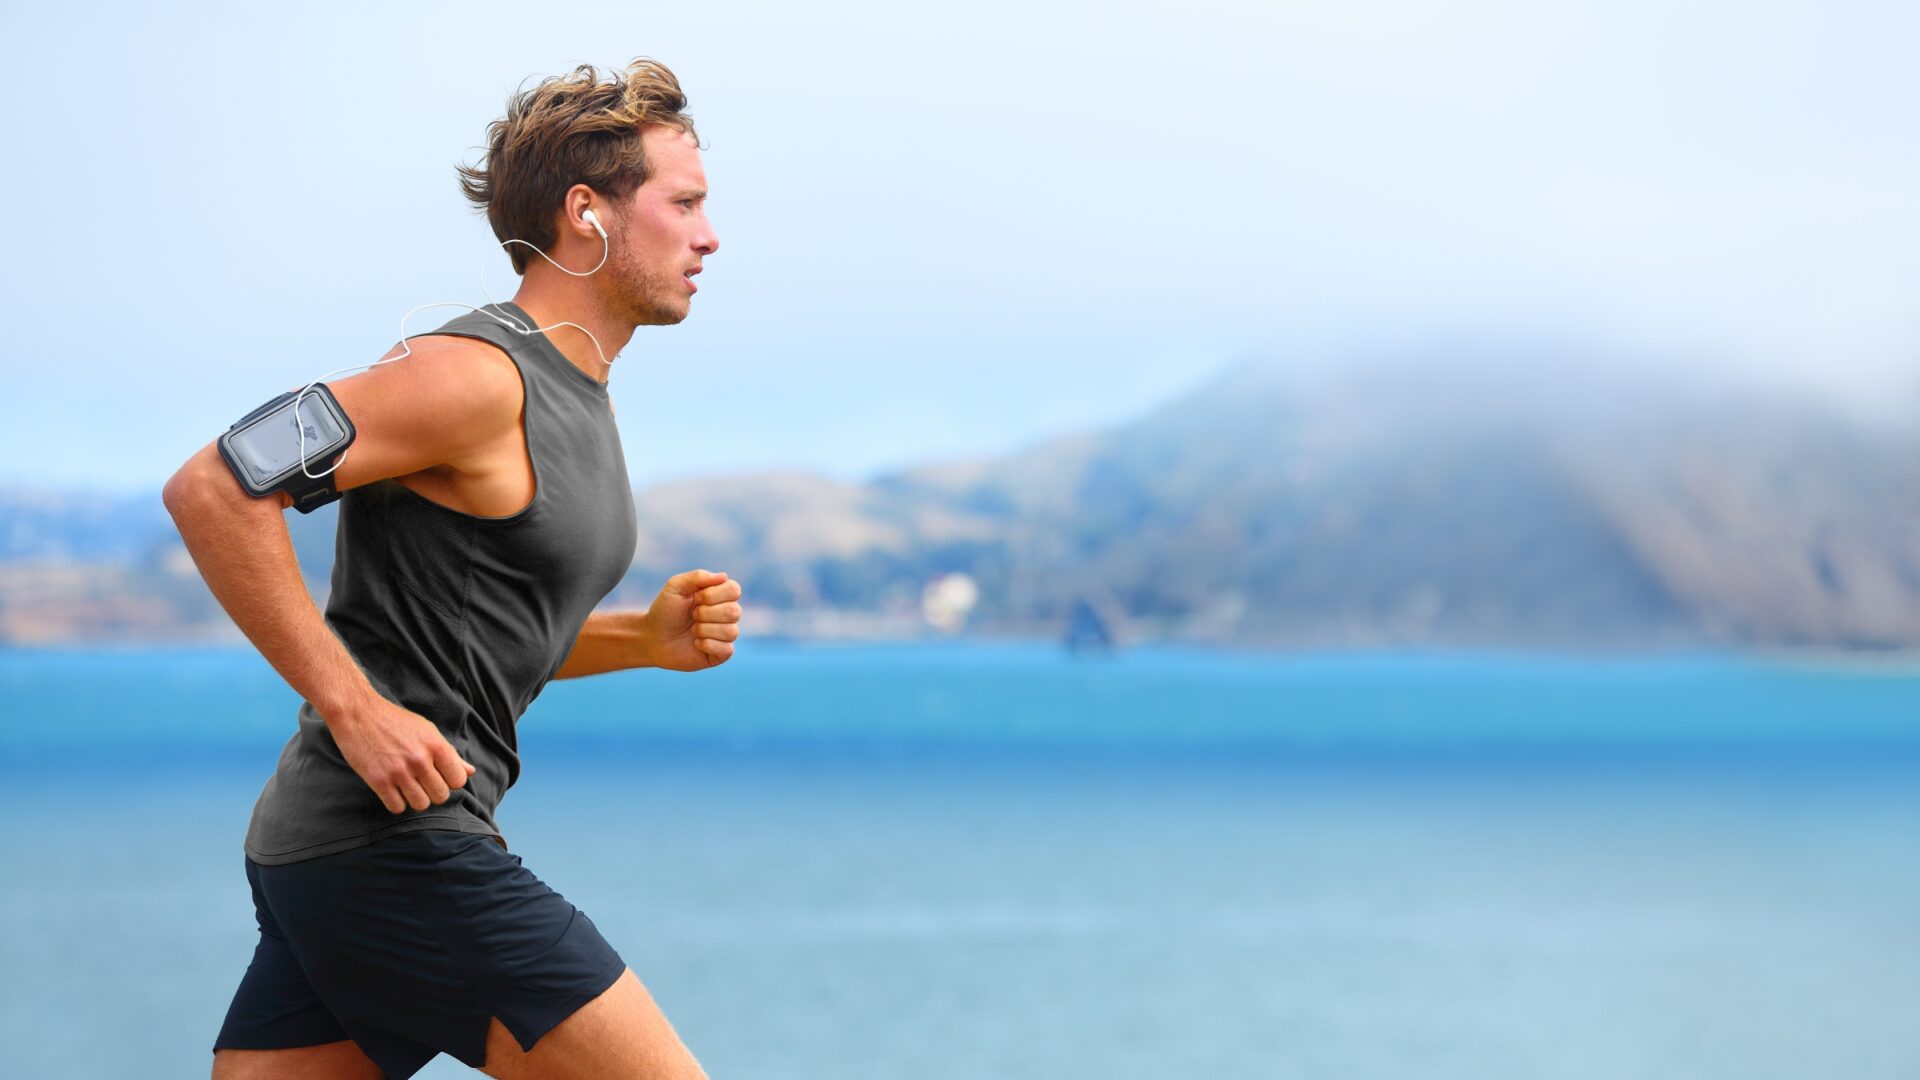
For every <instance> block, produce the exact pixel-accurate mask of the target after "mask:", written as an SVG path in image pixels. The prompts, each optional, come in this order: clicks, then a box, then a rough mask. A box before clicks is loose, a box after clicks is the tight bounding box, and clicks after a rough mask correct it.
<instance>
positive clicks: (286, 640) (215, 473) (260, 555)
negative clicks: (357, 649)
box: [161, 443, 378, 723]
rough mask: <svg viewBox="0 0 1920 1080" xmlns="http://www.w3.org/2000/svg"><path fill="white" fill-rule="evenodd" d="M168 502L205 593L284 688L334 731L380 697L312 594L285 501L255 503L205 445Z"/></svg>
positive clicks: (173, 485) (278, 497)
mask: <svg viewBox="0 0 1920 1080" xmlns="http://www.w3.org/2000/svg"><path fill="white" fill-rule="evenodd" d="M161 498H162V499H163V500H164V501H165V502H166V505H167V511H168V512H169V513H171V514H172V515H173V521H174V525H175V526H177V527H178V528H179V530H180V538H181V539H182V540H184V541H185V542H186V545H187V551H188V553H189V554H191V555H192V556H193V561H194V564H195V565H196V566H198V567H199V568H200V574H201V576H202V577H204V578H205V579H206V582H207V587H208V588H209V589H211V590H212V591H213V595H214V598H215V599H217V600H219V601H220V606H221V607H223V608H225V609H226V611H227V614H228V615H229V616H231V617H232V619H233V621H234V624H235V625H236V626H238V627H240V629H241V631H242V632H243V633H245V634H246V635H247V638H248V640H250V641H252V642H253V644H254V647H255V648H257V649H259V650H260V655H261V656H264V657H266V659H267V662H268V663H269V664H272V665H273V669H274V670H275V671H278V672H279V673H280V677H281V678H283V679H285V680H287V685H289V686H291V687H293V688H294V689H295V690H296V691H298V692H299V693H300V696H301V697H304V698H306V699H307V700H308V701H311V702H312V703H313V706H314V708H316V709H318V710H320V714H321V715H322V716H324V717H326V718H327V720H328V722H329V723H331V722H332V721H333V719H334V718H335V717H346V716H351V715H354V714H357V713H359V712H363V711H365V709H366V707H367V706H368V705H369V704H370V703H371V700H372V699H373V698H376V697H378V695H377V694H376V693H375V692H374V689H373V686H372V685H371V684H370V683H368V682H367V677H366V676H365V675H364V674H362V673H361V671H360V668H359V667H358V666H357V665H355V664H354V662H353V658H352V657H351V656H349V655H348V654H347V649H346V646H344V645H342V644H341V643H340V639H339V638H337V637H335V636H334V635H333V631H332V630H331V629H329V628H328V627H327V624H326V621H325V620H324V619H322V618H321V616H320V610H319V609H318V608H316V607H315V606H314V604H313V599H312V597H310V596H308V595H307V587H306V584H305V583H304V582H303V581H302V580H301V577H300V566H299V563H298V562H297V561H296V559H295V557H294V552H293V538H292V536H291V535H290V534H289V533H288V531H287V522H286V518H285V516H284V511H285V509H286V507H288V506H289V505H291V504H292V500H291V498H290V497H289V496H287V495H286V494H285V493H275V494H273V495H270V496H267V497H265V498H260V499H256V498H253V497H252V496H250V495H248V494H247V493H246V492H245V491H244V490H243V489H242V488H241V487H240V483H239V481H237V480H235V479H234V477H233V473H232V472H230V471H229V470H228V469H227V465H226V462H224V461H223V460H221V458H220V453H219V451H218V450H217V449H216V448H215V447H214V444H212V443H208V444H207V445H206V446H205V447H203V448H202V449H201V450H200V452H199V453H197V454H195V455H194V456H193V457H191V458H189V459H188V460H187V463H186V464H185V465H183V466H181V467H180V471H179V472H176V473H174V475H173V478H172V479H171V480H168V481H167V486H166V489H165V490H164V491H163V492H162V494H161Z"/></svg>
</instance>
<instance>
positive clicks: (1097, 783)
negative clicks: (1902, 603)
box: [0, 642, 1920, 1080]
mask: <svg viewBox="0 0 1920 1080" xmlns="http://www.w3.org/2000/svg"><path fill="white" fill-rule="evenodd" d="M297 703H298V699H297V697H296V696H295V695H294V694H293V692H292V691H291V690H290V689H288V688H287V687H286V685H285V684H284V683H283V682H281V681H280V679H279V678H278V676H276V675H275V674H274V672H273V671H272V670H271V669H270V668H269V667H268V666H267V665H266V664H265V663H264V662H263V661H262V660H261V659H260V658H259V657H258V656H257V655H255V654H253V653H252V652H250V651H247V650H200V649H177V650H156V651H102V650H89V651H70V652H62V651H0V708H3V709H4V717H3V718H0V814H3V815H4V818H3V820H4V821H5V827H4V830H0V866H4V867H5V872H4V874H3V875H0V916H4V918H3V919H0V971H4V972H5V978H4V979H0V1006H3V1008H0V1075H4V1076H9V1077H13V1076H21V1077H36V1076H49V1077H92V1076H100V1077H124V1076H143V1077H145V1076H200V1075H205V1072H206V1070H207V1068H208V1066H209V1064H210V1056H209V1053H208V1051H209V1048H210V1046H211V1043H212V1038H213V1035H214V1033H215V1032H216V1031H217V1029H218V1027H219V1023H220V1019H221V1017H222V1015H223V1014H224V1010H225V1008H226V1004H227V1001H228V999H229V998H230V997H231V995H232V992H233V989H234V986H235V985H236V984H237V982H238V980H239V977H240V973H241V972H242V971H243V970H244V969H245V966H246V963H247V960H248V958H249V956H250V953H251V949H252V945H253V940H254V937H255V935H256V931H255V929H254V926H253V921H252V913H251V905H250V900H249V897H248V893H247V886H246V881H245V877H244V874H243V872H242V862H241V859H242V855H241V848H240V840H241V836H242V835H243V833H244V829H245V826H246V821H247V814H248V812H249V810H250V808H251V805H252V802H253V799H254V797H255V796H256V795H257V793H258V791H259V787H260V785H261V783H263V782H264V780H265V779H266V776H267V774H268V772H269V771H270V770H271V768H272V765H273V761H274V758H275V755H276V754H277V752H278V749H279V746H280V744H281V743H282V742H283V741H284V740H285V738H286V736H287V734H288V733H289V732H290V731H291V728H292V724H293V714H294V709H295V706H296V705H297ZM521 742H522V750H523V755H524V758H525V761H526V773H525V775H524V776H523V778H522V780H521V782H520V784H519V785H518V786H516V787H515V788H514V790H513V791H512V792H511V793H510V794H509V795H508V797H507V800H506V802H505V804H504V805H503V807H502V810H501V818H500V820H501V824H502V827H503V828H504V830H505V831H506V834H507V838H508V841H509V843H510V844H511V845H512V847H513V849H514V850H515V851H516V852H518V853H520V854H521V855H522V856H523V858H525V860H526V863H527V865H528V866H529V867H530V868H531V869H533V870H534V871H535V872H536V873H539V874H540V875H541V876H542V877H543V878H544V879H545V880H547V881H548V882H549V883H550V884H552V885H553V886H554V887H555V888H557V889H559V890H560V891H561V892H563V893H564V894H565V895H566V896H567V897H568V898H569V899H570V900H572V901H573V902H574V903H576V904H578V905H579V906H580V907H581V908H583V909H584V910H586V911H587V912H588V913H589V914H591V915H592V916H593V918H594V921H595V922H596V923H597V924H598V925H599V926H600V928H601V929H602V931H603V932H604V933H606V935H607V936H608V938H609V940H611V941H612V942H613V943H614V944H615V946H616V947H618V948H619V949H620V950H621V952H622V954H623V956H625V957H626V959H627V960H628V962H629V963H630V964H631V965H632V966H633V968H634V970H635V971H636V973H637V974H639V976H640V978H641V979H642V981H643V982H645V983H646V984H647V985H648V987H649V989H650V990H651V991H652V993H653V995H654V997H655V998H656V1000H658V1001H659V1002H660V1004H661V1006H662V1007H663V1008H664V1009H665V1011H666V1012H667V1015H668V1017H669V1018H670V1019H671V1020H672V1021H673V1023H674V1025H675V1026H676V1028H677V1029H678V1030H679V1031H680V1033H681V1035H682V1037H683V1038H684V1039H685V1040H686V1042H687V1043H688V1045H689V1046H690V1047H691V1048H692V1049H693V1050H694V1052H695V1053H696V1055H698V1056H699V1057H700V1059H701V1061H702V1063H703V1064H704V1065H705V1066H706V1068H707V1070H708V1072H709V1073H710V1074H711V1075H712V1076H714V1077H715V1078H716V1080H719V1078H721V1077H779V1078H783V1080H789V1078H790V1080H812V1078H820V1080H826V1078H833V1080H858V1078H876V1080H877V1078H928V1080H946V1078H956V1080H957V1078H963V1077H965V1078H974V1077H1088V1078H1092V1077H1100V1078H1127V1077H1156V1078H1160V1077H1168V1076H1213V1077H1276V1078H1293V1077H1301V1078H1305V1077H1330V1076H1338V1077H1360V1078H1366V1077H1382V1078H1386V1077H1393V1078H1404V1077H1421V1078H1431V1080H1448V1078H1462V1080H1464V1078H1475V1080H1480V1078H1487V1077H1503V1076H1511V1077H1527V1078H1551V1077H1569V1078H1574V1077H1581V1078H1584V1077H1593V1078H1616V1077H1624V1076H1632V1077H1674V1078H1687V1080H1697V1078H1712V1077H1726V1078H1740V1080H1757V1078H1769V1077H1780V1078H1787V1077H1794V1078H1801V1077H1848V1078H1879V1077H1886V1078H1894V1077H1902V1078H1907V1077H1913V1076H1916V1075H1920V1033H1917V1032H1920V1028H1916V1026H1915V1025H1914V1024H1913V1022H1912V1014H1913V1005H1914V1003H1915V1002H1916V1001H1920V963H1916V961H1920V845H1917V844H1916V843H1915V837H1916V836H1920V828H1917V827H1920V671H1916V670H1914V669H1912V668H1901V667H1893V666H1886V667H1875V666H1870V665H1863V664H1838V663H1835V664H1826V665H1822V664H1818V663H1813V662H1791V661H1786V660H1778V659H1775V660H1768V659H1764V658H1755V657H1740V656H1652V657H1646V656H1642V657H1571V656H1538V655H1503V654H1485V653H1475V654H1463V653H1441V654H1410V655H1382V654H1369V655H1312V654H1284V653H1283V654H1257V653H1241V652H1230V651H1229V652H1208V651H1199V650H1181V649H1161V648H1144V649H1137V650H1133V651H1129V652H1124V653H1121V654H1119V655H1117V656H1114V657H1111V658H1106V659H1098V660H1075V659H1072V658H1070V657H1068V656H1066V655H1065V654H1063V653H1061V652H1060V651H1058V650H1057V649H1055V648H1053V647H1051V646H1049V645H1043V644H993V645H988V644H977V643H953V644H944V645H885V646H880V645H861V646H804V645H790V644H778V643H761V642H747V643H743V644H742V647H741V648H740V650H739V652H738V653H737V654H736V657H735V659H734V660H733V661H732V662H731V663H729V664H728V665H726V666H725V667H723V668H720V669H718V670H716V671H711V672H704V673H701V674H698V675H686V674H679V673H669V672H650V671H643V672H626V673H621V674H618V675H611V676H601V677H597V678H593V679H587V680H577V681H569V682H562V683H556V684H553V685H552V686H550V687H549V688H548V689H547V690H546V692H545V693H544V694H543V695H542V696H541V697H540V699H539V700H538V701H537V702H535V704H534V706H533V708H532V709H531V710H530V711H529V712H528V714H527V715H526V716H525V717H524V718H523V719H522V721H521ZM422 1075H423V1076H429V1077H432V1076H454V1075H468V1070H466V1069H465V1068H464V1067H463V1066H461V1065H459V1064H458V1063H457V1062H454V1061H453V1060H452V1059H449V1058H442V1059H440V1060H439V1061H437V1062H436V1063H435V1064H434V1065H433V1066H430V1067H429V1069H428V1070H427V1071H426V1072H425V1073H423V1074H422Z"/></svg>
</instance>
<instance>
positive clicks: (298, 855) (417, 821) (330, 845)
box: [242, 814, 507, 866]
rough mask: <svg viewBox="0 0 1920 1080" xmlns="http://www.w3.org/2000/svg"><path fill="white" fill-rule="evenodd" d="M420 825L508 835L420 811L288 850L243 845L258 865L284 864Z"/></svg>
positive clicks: (465, 819) (466, 820)
mask: <svg viewBox="0 0 1920 1080" xmlns="http://www.w3.org/2000/svg"><path fill="white" fill-rule="evenodd" d="M423 829H446V830H450V831H453V832H463V833H474V834H476V835H479V836H491V837H493V839H494V840H495V841H497V842H498V843H499V844H500V846H501V847H502V848H505V847H506V846H507V838H506V837H504V836H502V835H500V831H499V830H498V829H494V828H491V827H489V826H488V825H486V824H485V823H484V822H479V821H475V820H473V819H472V818H469V817H463V816H460V815H458V814H421V815H417V816H414V817H410V818H407V819H406V820H404V821H397V822H394V823H393V824H392V825H383V826H381V827H380V828H378V829H375V830H373V831H372V832H368V833H356V834H355V835H353V836H341V837H336V838H334V839H332V840H321V841H317V842H315V843H312V844H305V845H302V846H300V847H297V848H293V849H291V850H288V851H278V852H272V853H267V852H262V851H260V850H259V849H257V848H255V847H254V846H253V842H252V841H251V840H249V841H246V842H245V843H244V844H243V845H242V846H243V847H244V848H245V849H246V853H247V858H248V859H250V860H252V861H253V862H254V863H256V864H257V865H260V866H285V865H286V864H288V863H296V862H306V861H307V860H309V859H318V858H321V857H323V856H327V855H337V854H339V853H340V852H342V851H352V850H353V849H354V848H358V847H366V846H367V845H369V844H374V843H378V842H379V841H381V840H385V839H386V838H387V837H389V836H397V835H399V834H400V833H409V832H419V831H421V830H423Z"/></svg>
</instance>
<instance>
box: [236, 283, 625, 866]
mask: <svg viewBox="0 0 1920 1080" xmlns="http://www.w3.org/2000/svg"><path fill="white" fill-rule="evenodd" d="M483 310H490V311H493V312H495V313H497V314H498V315H499V316H500V317H501V318H505V319H509V320H512V321H515V322H517V323H518V324H519V325H522V326H526V327H529V328H531V327H533V326H535V325H536V324H535V323H534V322H533V320H532V318H531V317H530V316H528V315H527V313H526V312H525V311H524V310H522V309H521V308H520V307H519V306H517V305H515V304H511V303H501V304H494V305H491V306H490V307H489V308H486V309H483ZM428 334H452V335H456V336H460V337H472V338H478V339H480V340H482V341H487V342H491V343H492V344H494V345H497V346H499V347H500V348H501V349H503V350H505V352H506V353H507V355H508V356H510V357H512V358H513V362H514V364H515V366H517V367H518V368H519V369H520V379H521V383H522V384H523V386H524V387H525V391H526V409H525V414H524V422H525V425H526V440H527V452H528V454H529V455H530V456H531V458H532V460H533V472H534V495H533V501H532V502H530V503H528V504H527V505H526V506H525V507H522V508H521V509H520V510H519V511H518V512H516V513H513V514H510V515H508V516H506V517H479V516H476V515H472V514H467V513H463V512H461V511H458V510H454V509H452V508H450V507H446V506H442V505H440V504H439V503H436V502H434V501H432V500H430V499H427V498H426V497H424V496H422V495H419V494H417V493H416V492H414V491H413V490H411V489H410V488H407V487H406V486H404V485H402V484H400V483H398V482H396V481H394V480H380V481H376V482H374V483H371V484H364V485H362V486H360V487H356V488H350V489H348V490H347V491H345V492H343V493H342V494H341V496H340V503H339V515H340V516H339V524H338V527H337V531H336V533H335V539H334V552H335V554H334V563H333V591H332V593H331V595H330V596H329V597H328V600H327V609H326V621H327V625H328V626H329V627H331V628H332V629H333V632H334V633H335V634H336V635H338V636H339V638H340V640H341V642H342V643H343V644H345V645H346V648H347V651H348V652H349V653H350V654H351V655H352V656H353V659H354V662H355V663H356V664H358V665H359V667H360V670H361V671H363V672H365V673H366V676H367V679H368V681H369V682H370V683H371V684H372V685H373V688H374V689H375V690H376V691H377V692H378V693H379V694H380V695H381V696H382V697H384V698H386V699H387V700H388V701H391V702H394V703H396V704H398V705H401V706H403V707H405V708H408V709H411V710H412V711H414V712H416V713H419V714H420V715H421V716H424V717H426V718H427V719H429V720H431V721H433V722H434V723H435V724H436V725H437V726H438V727H439V728H440V731H441V733H442V734H444V735H445V736H446V737H447V738H448V740H449V741H451V742H452V743H453V745H454V748H455V749H457V750H459V751H460V756H461V757H463V758H465V759H466V760H468V761H470V762H472V763H473V765H474V767H475V769H476V771H475V773H474V774H473V776H471V777H469V778H468V780H467V784H466V787H464V788H462V789H458V790H456V791H454V792H453V797H452V798H451V799H449V800H448V801H446V802H444V803H442V804H440V805H438V806H429V807H428V808H427V809H426V810H422V811H416V810H413V809H412V808H410V807H409V808H408V809H406V810H404V811H402V812H401V813H399V814H394V813H391V812H390V811H388V810H387V808H386V807H385V806H384V805H382V804H381V802H380V799H379V797H378V796H376V795H375V794H374V793H373V790H372V789H371V788H369V787H367V785H366V782H365V781H363V780H361V779H360V777H359V775H358V774H357V773H355V772H354V771H353V769H352V767H351V766H349V765H348V764H347V762H346V759H345V758H344V757H342V756H341V754H340V748H339V747H338V746H337V745H336V744H335V743H334V741H333V735H332V733H331V732H330V731H329V730H328V729H327V726H326V722H325V721H324V720H323V719H322V718H321V716H320V714H319V713H318V712H317V711H316V710H315V709H314V707H313V705H312V703H310V702H306V701H302V702H301V704H300V709H299V714H298V720H299V727H298V729H297V730H296V731H295V732H294V734H293V737H292V738H291V739H289V740H287V744H286V747H285V748H284V749H283V750H282V751H281V752H280V763H279V766H278V767H277V769H276V770H275V772H274V774H273V776H272V777H271V778H270V779H268V781H267V784H266V787H265V788H263V789H262V790H261V792H260V798H259V800H258V801H257V802H255V804H254V808H253V820H252V821H251V823H250V824H249V825H248V827H247V836H246V845H245V846H246V853H247V856H248V857H249V858H251V859H252V860H253V861H255V862H257V863H261V864H263V865H277V864H281V863H290V862H299V861H301V860H304V859H313V858H318V857H319V856H322V855H328V854H332V853H333V852H336V851H345V850H347V849H349V848H355V847H360V846H363V845H366V844H370V843H373V842H374V841H376V840H379V839H381V838H383V837H386V836H390V835H392V834H394V833H400V832H408V831H412V830H415V829H454V830H457V831H460V832H471V833H482V834H486V835H490V836H493V837H494V838H495V839H497V840H499V842H500V843H501V844H502V845H505V843H506V840H505V839H504V838H503V837H501V834H500V829H499V827H498V826H497V825H496V824H495V823H494V812H495V810H496V808H497V807H498V806H499V805H500V799H501V797H502V796H503V795H505V794H506V791H507V789H508V788H509V787H511V786H513V783H514V781H515V780H517V779H518V778H519V776H520V755H519V751H518V749H517V746H518V743H517V740H516V739H515V733H514V724H515V722H516V721H517V720H518V719H519V717H520V714H521V713H523V712H525V711H526V708H527V706H528V705H530V704H532V702H533V699H534V698H535V697H536V696H538V695H539V693H540V691H541V690H542V689H543V688H544V687H545V686H546V684H547V682H548V681H549V680H551V679H552V678H553V675H554V673H555V672H557V671H558V670H560V666H561V665H562V664H564V663H565V662H566V659H567V655H568V653H569V652H571V651H572V648H573V643H574V640H575V638H576V637H577V636H578V635H579V632H580V628H581V626H582V625H584V624H585V622H586V619H587V615H588V614H589V613H590V612H592V610H593V608H594V606H595V605H596V604H598V603H599V602H600V601H601V600H602V599H604V598H605V597H606V595H607V594H608V593H609V592H611V591H613V589H614V587H615V586H616V585H618V584H619V582H620V579H621V578H622V577H623V576H625V574H626V572H627V569H628V567H629V566H630V565H631V564H632V561H633V550H634V542H635V540H636V539H637V528H636V523H635V521H634V511H633V492H632V489H631V488H629V487H628V484H627V465H626V458H625V457H624V455H623V454H622V453H621V449H620V432H619V430H618V429H617V428H615V427H614V422H613V415H612V412H611V410H610V408H609V406H608V400H607V386H606V384H605V383H603V382H600V381H599V380H598V379H595V378H594V377H592V376H591V375H588V374H587V373H586V372H584V371H581V370H580V369H579V368H578V367H575V366H574V365H573V363H572V362H570V361H569V360H568V359H567V358H566V357H565V356H563V355H561V353H560V351H559V350H558V349H557V348H555V347H554V345H553V343H552V342H550V341H548V340H547V338H546V335H544V334H540V333H532V334H525V335H523V334H520V333H517V332H515V331H513V330H510V329H508V328H507V327H505V326H503V325H501V324H500V323H499V322H497V321H496V320H494V319H493V318H489V317H488V316H487V315H484V314H481V313H478V312H469V313H467V314H465V315H461V316H460V317H458V318H455V319H453V320H452V321H450V322H448V323H447V324H446V325H444V326H442V327H440V328H439V329H437V330H433V331H429V332H428ZM428 334H417V335H412V336H414V337H425V336H428ZM399 362H400V363H405V362H406V361H404V360H401V361H399ZM349 452H351V451H349Z"/></svg>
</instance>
